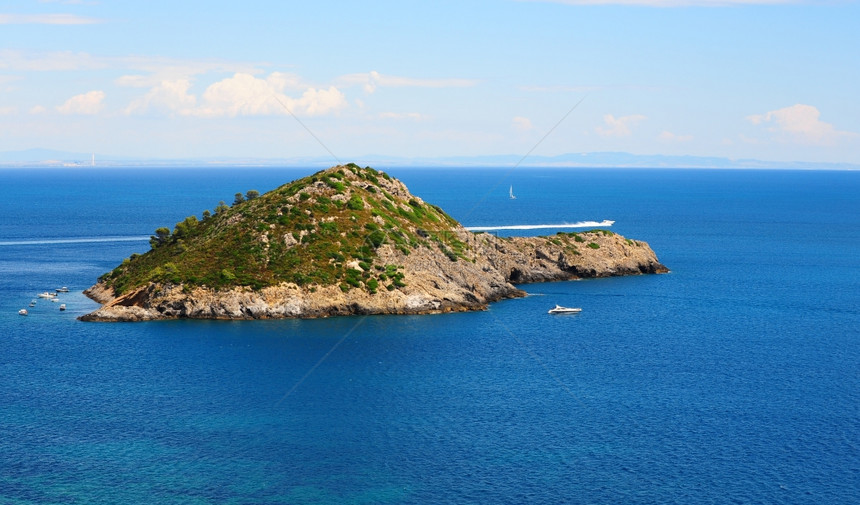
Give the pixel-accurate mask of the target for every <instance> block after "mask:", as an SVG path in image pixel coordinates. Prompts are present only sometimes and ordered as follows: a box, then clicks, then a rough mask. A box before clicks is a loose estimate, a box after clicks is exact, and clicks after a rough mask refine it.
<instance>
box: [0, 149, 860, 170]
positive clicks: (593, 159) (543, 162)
mask: <svg viewBox="0 0 860 505" xmlns="http://www.w3.org/2000/svg"><path fill="white" fill-rule="evenodd" d="M351 159H355V160H357V162H358V163H359V164H360V165H377V166H387V167H398V168H409V167H438V168H446V167H447V168H457V167H470V168H480V167H487V168H505V167H512V166H518V167H524V168H525V167H541V168H626V169H632V168H642V169H655V168H659V169H691V168H692V169H738V170H742V169H758V170H860V164H856V163H839V162H809V161H766V160H756V159H730V158H720V157H711V156H667V155H641V154H631V153H624V152H591V153H568V154H560V155H557V156H529V157H528V158H526V159H525V160H522V156H521V155H515V154H510V155H487V156H447V157H432V158H431V157H398V156H385V155H375V154H369V155H364V156H354V157H351ZM521 160H522V161H521ZM331 165H332V159H331V157H319V156H304V157H290V158H251V157H223V158H214V157H206V158H177V159H169V158H135V157H130V156H112V155H109V154H100V153H75V152H66V151H57V150H50V149H27V150H21V151H5V152H0V168H121V167H153V168H157V167H187V168H192V167H207V168H220V167H224V168H232V167H284V166H294V167H308V168H326V167H329V166H331Z"/></svg>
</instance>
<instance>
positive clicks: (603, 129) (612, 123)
mask: <svg viewBox="0 0 860 505" xmlns="http://www.w3.org/2000/svg"><path fill="white" fill-rule="evenodd" d="M643 119H645V116H642V115H640V114H633V115H630V116H622V117H619V118H616V117H615V116H613V115H612V114H606V115H605V116H603V122H604V123H605V125H603V126H598V127H597V128H595V129H594V131H596V132H597V134H598V135H600V136H603V137H626V136H628V135H630V133H631V132H630V126H631V125H633V124H635V123H638V122H639V121H642V120H643Z"/></svg>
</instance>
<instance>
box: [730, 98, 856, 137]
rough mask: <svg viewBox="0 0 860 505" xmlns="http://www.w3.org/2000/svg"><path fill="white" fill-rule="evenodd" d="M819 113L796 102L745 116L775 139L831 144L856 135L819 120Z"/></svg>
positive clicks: (813, 108) (811, 107) (808, 106)
mask: <svg viewBox="0 0 860 505" xmlns="http://www.w3.org/2000/svg"><path fill="white" fill-rule="evenodd" d="M820 115H821V113H820V112H819V111H818V109H817V108H815V107H813V106H811V105H803V104H796V105H792V106H791V107H785V108H782V109H777V110H772V111H770V112H767V113H765V114H754V115H752V116H747V118H746V119H747V121H749V122H750V123H752V124H754V125H757V126H766V125H768V126H767V131H769V132H772V133H774V134H776V135H777V140H783V141H791V142H800V143H803V144H810V145H833V144H835V143H836V141H837V140H839V139H840V138H843V137H857V136H858V134H857V133H852V132H845V131H838V130H836V128H834V127H833V125H832V124H830V123H825V122H824V121H821V120H819V119H818V118H819V116H820Z"/></svg>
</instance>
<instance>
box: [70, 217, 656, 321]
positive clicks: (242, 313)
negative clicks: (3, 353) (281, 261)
mask: <svg viewBox="0 0 860 505" xmlns="http://www.w3.org/2000/svg"><path fill="white" fill-rule="evenodd" d="M451 233H454V234H456V236H457V238H458V239H459V240H461V241H462V242H464V243H465V244H467V245H468V250H469V251H470V255H471V256H470V257H469V258H467V259H466V260H464V259H460V260H458V261H454V260H452V259H450V258H449V257H448V256H446V255H444V254H440V253H439V251H438V250H434V249H430V248H426V247H419V248H416V249H415V250H412V251H410V253H409V254H404V253H403V252H402V251H401V250H399V249H398V248H396V247H393V246H392V245H388V244H386V245H382V246H381V247H379V248H378V249H377V251H376V253H377V255H378V256H379V258H380V261H381V262H382V263H385V264H396V265H400V266H402V271H403V272H404V277H403V281H404V284H405V285H404V286H402V287H399V288H397V289H394V290H390V291H388V290H380V291H378V292H375V293H371V292H369V291H367V290H364V289H349V290H346V291H345V290H343V289H342V288H341V287H339V286H337V285H328V286H322V285H309V286H307V285H306V286H299V285H297V284H294V283H281V284H279V285H276V286H270V287H264V288H261V289H251V288H248V287H233V288H230V289H221V290H215V289H211V288H207V287H205V286H194V287H190V286H184V285H181V284H169V283H149V284H147V285H144V286H142V287H138V288H136V289H133V290H131V291H129V292H126V293H123V294H122V295H121V296H116V295H115V294H114V292H113V289H111V288H110V287H108V286H107V285H106V284H105V283H103V282H99V283H98V284H96V285H94V286H92V287H91V288H89V289H87V290H86V291H84V294H86V295H87V296H88V297H90V298H91V299H93V300H95V301H97V302H99V303H101V304H103V306H102V307H101V308H99V309H98V310H96V311H94V312H92V313H90V314H87V315H84V316H81V317H80V318H79V319H81V320H82V321H151V320H159V319H177V318H192V319H230V320H237V319H238V320H241V319H276V318H317V317H329V316H345V315H359V314H433V313H443V312H458V311H468V310H482V309H485V308H486V307H487V305H488V304H489V303H491V302H494V301H498V300H502V299H507V298H516V297H521V296H524V294H525V293H524V292H523V291H522V290H520V289H518V288H517V287H516V286H515V284H525V283H534V282H549V281H563V280H572V279H582V278H594V277H611V276H622V275H639V274H653V273H665V272H668V269H667V268H666V267H665V266H663V265H662V264H661V263H660V262H659V261H658V259H657V256H656V255H655V253H654V251H653V250H652V249H651V247H650V246H649V245H648V244H647V243H645V242H641V241H636V240H631V239H627V238H624V237H622V236H620V235H616V234H614V233H611V232H608V231H602V230H594V231H591V232H583V233H578V234H559V235H555V236H548V237H511V238H499V237H496V236H494V235H491V234H487V233H473V232H470V231H468V230H466V229H465V228H463V227H461V226H458V227H456V228H455V229H453V230H452V231H451ZM356 267H357V265H356Z"/></svg>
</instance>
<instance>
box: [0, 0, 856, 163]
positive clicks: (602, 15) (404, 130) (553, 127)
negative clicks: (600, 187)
mask: <svg viewBox="0 0 860 505" xmlns="http://www.w3.org/2000/svg"><path fill="white" fill-rule="evenodd" d="M858 20H860V1H854V0H841V1H840V0H830V1H828V0H824V1H811V0H810V1H805V0H793V1H792V0H531V1H529V0H486V1H478V0H457V1H451V2H449V1H446V0H436V1H432V2H431V1H426V2H424V1H422V2H419V1H409V0H397V1H371V2H341V1H329V0H316V1H314V2H306V1H305V2H293V1H259V0H242V1H241V2H239V1H221V0H207V1H197V0H184V1H179V2H177V1H174V0H169V1H167V0H146V1H143V0H140V1H136V0H125V1H117V0H5V1H4V2H3V3H2V4H0V152H3V151H18V150H25V149H31V148H43V149H56V150H61V151H71V152H84V153H90V152H92V153H99V155H100V156H108V157H110V156H117V157H134V158H169V159H176V158H200V157H203V158H219V157H220V158H275V159H277V158H292V157H302V156H313V157H324V156H332V157H336V158H338V159H340V160H343V161H344V162H346V161H351V160H352V159H353V158H355V157H360V156H365V155H382V156H397V157H409V158H417V157H447V156H481V155H502V154H504V155H511V154H513V155H520V154H522V155H525V154H526V153H529V152H531V153H532V154H534V155H541V156H554V155H559V154H564V153H580V152H605V151H618V152H628V153H633V154H642V155H654V154H660V155H693V156H715V157H725V158H730V159H749V158H752V159H759V160H767V161H805V162H830V163H853V164H860V49H858V48H860V30H858V29H857V27H858Z"/></svg>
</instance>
